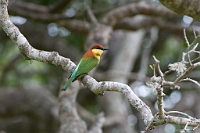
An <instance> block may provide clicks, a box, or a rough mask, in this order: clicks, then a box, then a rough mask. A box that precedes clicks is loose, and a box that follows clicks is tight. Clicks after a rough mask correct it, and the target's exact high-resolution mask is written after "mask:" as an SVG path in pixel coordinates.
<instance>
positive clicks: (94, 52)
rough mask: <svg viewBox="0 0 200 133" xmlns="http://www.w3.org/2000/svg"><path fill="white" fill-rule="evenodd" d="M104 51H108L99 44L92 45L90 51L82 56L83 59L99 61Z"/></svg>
mask: <svg viewBox="0 0 200 133" xmlns="http://www.w3.org/2000/svg"><path fill="white" fill-rule="evenodd" d="M104 50H108V49H106V48H104V47H103V45H101V44H94V45H92V46H91V47H90V49H89V50H88V51H87V52H86V53H85V54H84V56H83V58H89V57H95V58H97V59H98V60H100V56H101V55H102V53H103V51H104Z"/></svg>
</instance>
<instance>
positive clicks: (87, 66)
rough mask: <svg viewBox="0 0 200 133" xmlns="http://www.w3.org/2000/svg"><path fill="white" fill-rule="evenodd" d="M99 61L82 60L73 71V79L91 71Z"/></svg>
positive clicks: (91, 59) (93, 59)
mask: <svg viewBox="0 0 200 133" xmlns="http://www.w3.org/2000/svg"><path fill="white" fill-rule="evenodd" d="M98 63H99V61H98V60H97V59H96V58H82V59H81V60H80V62H79V63H78V65H77V68H76V69H75V77H77V76H80V75H82V74H86V73H88V72H89V71H91V70H92V69H93V68H94V67H95V66H96V65H97V64H98Z"/></svg>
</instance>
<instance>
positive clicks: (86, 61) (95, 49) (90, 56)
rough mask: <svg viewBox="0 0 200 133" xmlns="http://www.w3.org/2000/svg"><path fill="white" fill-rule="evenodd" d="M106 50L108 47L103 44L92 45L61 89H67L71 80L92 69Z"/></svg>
mask: <svg viewBox="0 0 200 133" xmlns="http://www.w3.org/2000/svg"><path fill="white" fill-rule="evenodd" d="M104 50H108V49H106V48H104V47H103V46H102V45H101V44H94V45H92V46H91V47H90V49H89V50H88V51H87V52H86V53H85V54H84V55H83V57H82V58H81V60H80V61H79V63H78V65H77V66H76V68H75V69H74V71H73V72H72V74H71V75H70V76H69V79H68V81H67V82H66V83H65V85H64V87H63V88H62V90H61V91H65V90H66V89H67V87H68V86H69V85H70V83H71V82H73V81H75V80H76V79H77V78H79V77H82V76H84V75H85V74H87V73H88V72H89V71H91V70H92V69H93V68H94V67H95V66H96V65H97V64H98V63H99V61H100V57H101V55H102V53H103V51H104Z"/></svg>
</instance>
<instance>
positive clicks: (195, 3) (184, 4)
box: [160, 0, 200, 20]
mask: <svg viewBox="0 0 200 133" xmlns="http://www.w3.org/2000/svg"><path fill="white" fill-rule="evenodd" d="M160 2H161V3H162V4H163V5H165V6H166V7H167V8H169V9H171V10H173V11H174V12H176V13H178V14H182V15H188V16H191V17H193V18H195V19H196V20H200V15H199V7H200V1H199V0H178V1H174V0H160Z"/></svg>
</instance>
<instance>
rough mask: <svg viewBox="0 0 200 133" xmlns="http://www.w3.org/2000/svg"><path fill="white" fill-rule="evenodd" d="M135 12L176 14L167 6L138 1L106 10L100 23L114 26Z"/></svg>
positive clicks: (154, 14) (155, 14)
mask: <svg viewBox="0 0 200 133" xmlns="http://www.w3.org/2000/svg"><path fill="white" fill-rule="evenodd" d="M137 14H144V15H150V16H157V17H159V16H162V17H164V16H165V17H167V18H168V17H175V16H177V15H176V14H174V13H173V12H171V11H170V10H168V9H167V8H165V7H164V6H161V5H159V6H158V5H154V4H153V3H151V2H146V1H140V2H138V3H131V4H129V5H126V6H122V7H118V8H116V9H113V10H111V11H110V12H108V13H107V14H106V15H105V16H104V17H103V18H102V21H101V22H102V23H104V24H106V25H110V26H114V25H116V24H117V22H119V21H120V20H121V19H122V18H125V17H131V16H135V15H137Z"/></svg>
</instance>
